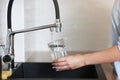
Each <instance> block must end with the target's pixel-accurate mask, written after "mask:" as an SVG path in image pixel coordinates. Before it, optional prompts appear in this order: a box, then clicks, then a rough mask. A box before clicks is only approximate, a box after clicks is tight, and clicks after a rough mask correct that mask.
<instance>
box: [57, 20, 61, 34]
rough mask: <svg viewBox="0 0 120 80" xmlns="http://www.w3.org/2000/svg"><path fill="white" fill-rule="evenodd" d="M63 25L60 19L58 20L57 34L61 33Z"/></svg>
mask: <svg viewBox="0 0 120 80" xmlns="http://www.w3.org/2000/svg"><path fill="white" fill-rule="evenodd" d="M61 27H62V23H61V21H60V19H56V32H61Z"/></svg>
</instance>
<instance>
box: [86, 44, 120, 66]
mask: <svg viewBox="0 0 120 80" xmlns="http://www.w3.org/2000/svg"><path fill="white" fill-rule="evenodd" d="M84 60H85V65H92V64H101V63H110V62H114V61H117V60H120V52H119V50H118V47H117V46H113V47H112V48H109V49H106V50H103V51H100V52H95V53H91V54H85V55H84Z"/></svg>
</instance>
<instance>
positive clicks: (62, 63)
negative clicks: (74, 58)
mask: <svg viewBox="0 0 120 80" xmlns="http://www.w3.org/2000/svg"><path fill="white" fill-rule="evenodd" d="M53 65H54V67H53V68H55V69H56V70H57V71H63V70H71V68H70V67H69V64H68V62H67V59H66V58H65V57H64V58H60V59H56V60H54V62H53Z"/></svg>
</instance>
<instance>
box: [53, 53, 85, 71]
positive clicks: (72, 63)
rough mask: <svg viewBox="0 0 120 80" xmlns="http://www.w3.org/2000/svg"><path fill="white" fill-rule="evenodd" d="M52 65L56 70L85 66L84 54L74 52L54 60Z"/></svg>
mask: <svg viewBox="0 0 120 80" xmlns="http://www.w3.org/2000/svg"><path fill="white" fill-rule="evenodd" d="M53 65H54V67H53V68H55V69H56V70H58V71H62V70H73V69H77V68H79V67H82V66H85V61H84V55H81V54H75V55H70V56H66V57H63V58H59V59H56V60H54V62H53Z"/></svg>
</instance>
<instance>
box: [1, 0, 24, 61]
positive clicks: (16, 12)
mask: <svg viewBox="0 0 120 80" xmlns="http://www.w3.org/2000/svg"><path fill="white" fill-rule="evenodd" d="M8 1H9V0H0V39H2V41H3V42H4V44H5V42H6V34H7V6H8ZM12 10H13V11H12V29H13V31H15V30H19V29H24V0H14V5H13V9H12ZM24 49H25V48H24V35H23V34H19V35H15V61H17V62H18V61H19V62H23V61H25V56H24V55H25V53H24V51H25V50H24Z"/></svg>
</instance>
